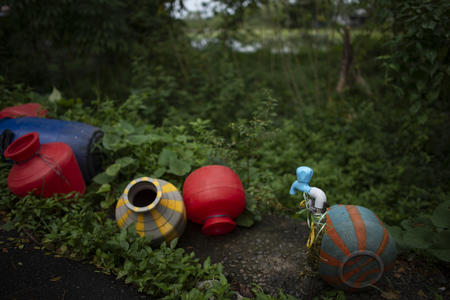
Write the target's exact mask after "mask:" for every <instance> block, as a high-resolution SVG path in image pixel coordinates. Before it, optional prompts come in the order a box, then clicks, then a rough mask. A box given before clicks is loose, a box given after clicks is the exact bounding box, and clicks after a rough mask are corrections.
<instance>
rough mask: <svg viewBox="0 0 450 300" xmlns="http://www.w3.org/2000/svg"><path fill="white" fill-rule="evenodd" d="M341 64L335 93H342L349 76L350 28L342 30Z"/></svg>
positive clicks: (351, 60)
mask: <svg viewBox="0 0 450 300" xmlns="http://www.w3.org/2000/svg"><path fill="white" fill-rule="evenodd" d="M343 48H344V49H343V55H342V62H341V71H340V72H339V81H338V83H337V86H336V91H337V92H338V93H342V91H343V90H344V88H345V86H346V85H347V80H348V76H349V73H350V72H349V71H350V68H351V66H352V63H353V46H352V42H351V40H350V27H349V26H346V27H345V28H344V47H343Z"/></svg>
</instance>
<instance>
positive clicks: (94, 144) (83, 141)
mask: <svg viewBox="0 0 450 300" xmlns="http://www.w3.org/2000/svg"><path fill="white" fill-rule="evenodd" d="M5 129H9V130H11V131H12V132H13V133H14V138H13V141H14V140H16V139H18V138H19V137H21V136H23V135H25V134H27V133H30V132H37V133H39V139H40V141H41V143H42V144H46V143H54V142H61V143H65V144H67V145H69V146H70V148H72V151H73V153H74V155H75V157H76V159H77V162H78V165H79V167H80V170H81V173H82V174H83V178H84V181H85V182H90V181H91V179H92V178H93V177H94V176H95V175H96V174H98V173H99V172H100V171H101V161H102V159H101V153H100V148H99V144H100V141H101V139H102V137H103V132H102V131H101V130H100V129H99V128H97V127H94V126H91V125H88V124H84V123H80V122H72V121H63V120H53V119H45V118H34V117H25V118H17V119H9V118H4V119H0V133H1V132H2V131H3V130H5Z"/></svg>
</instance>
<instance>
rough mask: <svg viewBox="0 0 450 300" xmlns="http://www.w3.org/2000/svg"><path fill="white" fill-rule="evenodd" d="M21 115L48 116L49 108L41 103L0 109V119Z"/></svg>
mask: <svg viewBox="0 0 450 300" xmlns="http://www.w3.org/2000/svg"><path fill="white" fill-rule="evenodd" d="M19 117H47V110H46V109H44V108H43V107H42V106H41V105H40V104H39V103H27V104H21V105H16V106H10V107H7V108H4V109H2V110H0V119H1V118H19Z"/></svg>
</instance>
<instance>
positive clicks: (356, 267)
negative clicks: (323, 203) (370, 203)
mask: <svg viewBox="0 0 450 300" xmlns="http://www.w3.org/2000/svg"><path fill="white" fill-rule="evenodd" d="M396 255H397V250H396V247H395V241H394V239H393V238H392V237H391V235H390V234H389V232H388V230H387V229H386V227H385V226H384V224H383V222H382V221H381V220H380V219H379V218H378V217H377V216H376V215H375V214H374V213H373V212H372V211H371V210H369V209H367V208H365V207H362V206H357V205H334V206H332V207H330V208H329V209H328V213H327V215H326V226H325V234H324V235H323V238H322V243H321V247H320V258H319V259H320V260H319V273H320V276H321V277H322V279H323V280H325V281H326V282H328V283H329V284H331V285H332V286H334V287H336V288H338V289H343V290H353V291H355V290H359V289H362V288H365V287H367V286H370V285H373V284H375V283H377V282H378V281H379V280H380V279H381V277H382V276H383V274H384V273H385V272H387V271H389V270H390V269H391V268H392V267H393V266H394V261H395V257H396Z"/></svg>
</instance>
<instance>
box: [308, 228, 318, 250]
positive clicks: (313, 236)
mask: <svg viewBox="0 0 450 300" xmlns="http://www.w3.org/2000/svg"><path fill="white" fill-rule="evenodd" d="M315 235H316V233H315V229H314V222H312V223H311V231H310V232H309V237H308V241H307V242H306V247H308V248H311V246H312V245H313V243H314V239H315Z"/></svg>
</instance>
